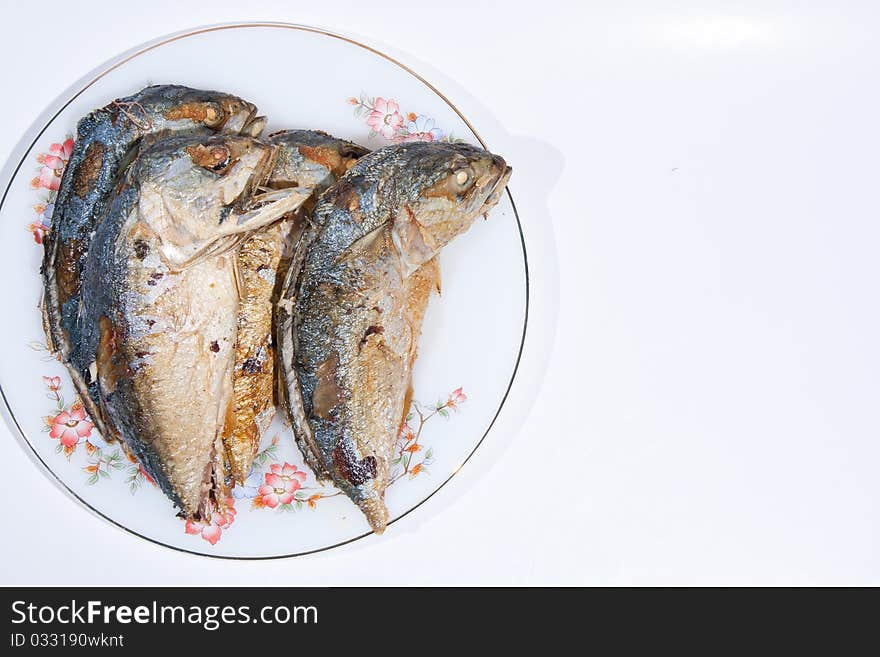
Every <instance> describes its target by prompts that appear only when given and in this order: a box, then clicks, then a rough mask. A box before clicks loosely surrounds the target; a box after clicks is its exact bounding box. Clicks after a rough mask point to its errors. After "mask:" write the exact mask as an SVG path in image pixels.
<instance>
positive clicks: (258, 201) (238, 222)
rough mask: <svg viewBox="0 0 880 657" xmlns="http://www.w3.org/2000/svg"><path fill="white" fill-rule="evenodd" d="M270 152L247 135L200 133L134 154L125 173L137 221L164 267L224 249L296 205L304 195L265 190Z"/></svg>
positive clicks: (294, 190) (298, 191) (273, 150)
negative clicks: (132, 187)
mask: <svg viewBox="0 0 880 657" xmlns="http://www.w3.org/2000/svg"><path fill="white" fill-rule="evenodd" d="M276 150H277V147H276V146H273V145H270V144H266V143H265V142H261V141H259V140H257V139H254V138H252V137H246V136H241V135H226V134H210V133H206V134H200V135H187V136H182V137H173V138H169V139H165V140H162V141H159V142H156V143H155V144H153V145H152V146H150V147H149V148H148V149H147V150H146V151H145V152H144V153H142V154H141V155H140V156H139V158H138V160H137V163H136V165H135V166H134V167H132V173H131V176H132V178H133V180H131V182H133V183H134V184H136V185H137V186H138V188H139V190H140V197H139V218H140V220H141V221H143V222H145V223H146V224H147V225H148V226H149V227H150V228H151V229H152V230H153V232H154V234H156V235H158V236H161V240H162V253H163V255H164V256H165V258H166V259H167V260H169V261H170V264H173V265H177V266H185V265H187V264H190V263H191V262H193V260H194V259H195V258H197V257H198V256H201V255H205V254H208V253H215V252H216V250H217V248H230V247H231V246H234V245H235V244H237V243H238V242H239V241H240V240H241V239H243V238H244V237H245V236H246V235H247V234H249V233H250V232H251V231H254V230H257V229H259V228H262V227H264V226H267V225H268V224H270V223H272V222H274V221H276V220H278V219H280V218H281V217H283V216H284V215H286V214H288V213H290V212H293V211H294V210H296V209H297V208H299V206H300V205H302V203H303V202H304V201H305V200H306V199H307V198H308V197H309V195H310V193H311V191H310V190H305V189H302V188H298V187H293V188H289V189H282V190H266V189H265V188H264V185H265V182H266V179H267V177H268V175H269V173H270V172H271V170H272V166H273V162H274V158H275V155H276Z"/></svg>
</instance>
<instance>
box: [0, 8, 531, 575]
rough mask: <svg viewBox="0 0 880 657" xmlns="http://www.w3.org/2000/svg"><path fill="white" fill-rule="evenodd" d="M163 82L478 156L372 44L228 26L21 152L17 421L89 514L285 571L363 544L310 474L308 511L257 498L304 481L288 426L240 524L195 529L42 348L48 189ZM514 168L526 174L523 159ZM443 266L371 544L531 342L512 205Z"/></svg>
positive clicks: (464, 127) (302, 502)
mask: <svg viewBox="0 0 880 657" xmlns="http://www.w3.org/2000/svg"><path fill="white" fill-rule="evenodd" d="M158 83H178V84H185V85H189V86H193V87H198V88H206V89H219V90H223V91H229V92H232V93H235V94H237V95H239V96H241V97H243V98H246V99H248V100H250V101H252V102H254V103H256V104H257V106H258V107H259V110H260V112H261V113H263V114H266V115H267V116H268V117H269V120H270V123H269V126H268V129H267V132H272V131H274V130H278V129H281V128H320V129H323V130H326V131H328V132H330V133H332V134H334V135H337V136H339V137H344V138H347V139H351V140H354V141H357V142H359V143H362V144H364V145H365V146H368V147H371V148H376V147H379V146H382V145H385V144H387V143H389V140H388V139H387V137H388V136H390V137H391V138H392V139H393V138H394V137H395V136H399V134H398V135H385V136H383V135H377V134H371V128H370V126H369V125H368V123H367V119H368V117H369V114H370V111H371V108H373V107H375V106H376V105H377V104H378V105H379V106H380V107H381V106H382V105H383V103H384V104H385V105H384V106H385V108H386V111H397V112H399V113H400V114H401V115H402V116H403V117H404V122H403V124H402V128H401V129H406V127H407V126H408V125H409V124H410V123H413V124H417V125H418V129H419V130H420V131H430V130H432V129H433V130H434V132H433V133H432V136H434V137H439V138H443V137H445V138H449V137H451V136H454V137H455V138H457V139H463V140H465V141H469V142H472V143H482V142H481V140H480V138H479V137H478V136H477V134H476V132H475V131H474V130H473V129H472V128H471V127H470V125H469V123H468V122H467V121H466V120H465V119H464V117H463V116H462V115H461V114H460V113H459V112H458V110H456V109H455V107H454V106H453V105H452V104H451V103H450V102H449V101H448V100H446V99H445V98H444V97H443V96H442V95H441V94H440V93H439V92H438V91H437V90H436V89H434V88H433V87H432V86H431V85H430V84H428V83H427V82H426V81H425V80H423V79H422V78H420V77H419V76H418V75H416V74H415V73H414V72H412V71H411V70H409V69H407V68H406V67H404V66H403V65H402V64H400V63H398V62H396V61H395V60H393V59H391V58H389V57H387V56H385V55H383V54H381V53H379V52H377V51H375V50H373V49H371V48H368V47H366V46H363V45H361V44H358V43H356V42H354V41H352V40H350V39H347V38H344V37H340V36H338V35H333V34H329V33H326V32H323V31H320V30H316V29H312V28H306V27H301V26H294V25H283V24H237V25H223V26H218V27H211V28H206V29H200V30H196V31H192V32H188V33H185V34H178V35H174V36H173V37H168V38H165V39H161V40H159V41H155V42H152V43H150V44H146V45H144V46H141V47H139V48H137V49H135V50H133V51H131V52H129V53H126V54H125V55H123V56H120V57H118V58H116V59H115V60H113V61H111V62H108V63H107V64H106V65H104V66H102V67H101V68H100V69H98V70H97V71H96V72H95V73H94V74H90V75H89V76H88V77H87V78H86V79H85V80H84V81H83V82H82V83H81V84H78V85H77V86H76V87H75V88H74V89H72V90H71V91H69V92H67V93H65V94H63V95H62V96H61V97H59V98H58V99H57V100H56V101H55V103H54V104H53V106H51V107H50V108H48V109H47V111H46V112H45V113H44V115H43V116H44V117H46V119H41V120H38V121H37V122H36V123H35V124H34V126H33V127H32V129H31V132H30V134H29V135H28V137H27V138H26V139H25V140H24V144H25V148H24V149H23V150H24V153H23V155H21V156H20V160H19V159H18V157H19V156H18V155H17V156H16V159H15V160H14V161H11V162H10V163H9V166H7V170H8V171H10V178H9V180H8V182H7V184H6V185H5V192H4V196H3V199H2V204H0V215H2V223H0V230H2V239H0V245H2V246H0V250H2V253H0V280H4V281H7V284H6V285H4V286H3V288H2V292H0V305H2V307H3V308H5V309H6V313H5V318H4V321H3V322H2V324H0V391H2V395H3V400H4V402H5V406H6V408H5V409H4V410H5V415H6V419H7V421H8V422H9V423H10V426H11V427H13V429H14V432H16V433H19V434H20V435H21V436H22V438H23V439H24V442H25V444H26V445H27V446H28V448H29V449H30V450H32V451H33V454H34V455H36V458H37V459H38V460H39V461H40V462H41V463H42V464H43V465H44V466H45V468H46V469H47V471H48V472H49V473H51V475H52V476H53V477H54V478H55V479H57V481H58V482H59V483H60V484H61V485H63V486H64V488H65V489H66V490H67V491H69V492H70V493H71V494H72V495H73V496H74V497H75V498H76V499H77V500H79V501H80V502H82V504H84V505H85V506H86V507H88V508H89V509H91V510H92V511H94V512H96V513H98V514H99V515H101V516H102V517H104V518H106V519H107V520H109V521H110V522H112V523H114V524H116V525H118V526H119V527H122V528H124V529H126V530H128V531H130V532H132V533H133V534H136V535H138V536H141V537H143V538H146V539H148V540H151V541H154V542H156V543H159V544H162V545H165V546H168V547H171V548H175V549H178V550H183V551H187V552H193V553H197V554H203V555H208V556H214V557H229V558H272V557H281V556H293V555H299V554H304V553H308V552H314V551H318V550H324V549H328V548H331V547H335V546H338V545H341V544H343V543H347V542H349V541H352V540H355V539H358V538H362V537H364V536H367V535H369V532H368V528H367V524H366V521H365V520H364V518H363V517H362V516H361V513H360V512H359V511H358V509H357V508H356V507H355V506H354V505H353V504H352V503H351V502H350V501H349V500H348V499H347V498H345V497H344V496H342V495H338V494H337V495H335V496H334V493H335V492H336V491H335V490H334V489H332V488H320V487H318V485H317V484H316V483H315V479H314V477H313V475H312V473H311V472H309V471H308V470H307V469H306V470H305V478H304V481H302V482H301V483H299V484H297V483H294V484H291V486H293V487H296V486H297V485H299V486H300V488H298V489H297V490H296V496H297V498H296V499H297V501H296V502H295V503H292V504H291V505H287V506H286V507H284V508H282V505H278V506H275V507H274V508H273V507H271V506H267V505H265V504H261V500H263V498H262V497H261V496H260V495H259V494H258V488H259V485H260V483H261V482H262V481H263V479H264V477H265V475H266V474H267V473H269V472H270V471H271V468H273V467H275V468H276V469H277V468H282V467H284V465H285V464H290V465H292V466H294V467H296V468H297V469H298V470H300V471H301V470H304V469H305V466H303V464H302V458H301V457H300V454H299V452H298V451H297V449H296V447H295V446H294V444H293V441H292V436H291V432H290V430H289V428H287V427H286V426H285V425H284V424H283V423H282V421H281V419H280V418H277V417H276V419H275V421H274V423H273V425H272V426H271V427H270V429H269V431H268V432H267V433H266V435H265V436H264V437H263V443H262V445H261V450H263V451H261V456H260V458H258V462H257V465H256V466H255V471H254V473H253V474H252V477H251V480H250V483H253V484H254V485H253V486H251V487H243V488H237V489H236V491H235V495H236V502H235V509H236V513H235V515H234V516H230V517H229V518H228V519H227V520H228V521H229V522H228V523H227V522H226V521H221V522H222V523H223V526H221V525H219V524H216V523H215V524H213V525H208V526H194V525H192V524H189V525H186V524H185V523H184V522H183V521H181V520H180V519H178V518H176V517H175V513H174V510H173V508H172V505H171V503H170V502H169V501H168V500H167V499H166V498H165V497H164V496H163V495H162V494H161V493H160V492H159V491H158V489H157V488H155V487H154V486H153V485H152V484H151V483H150V482H149V481H148V480H146V479H145V477H144V475H143V474H142V472H141V471H140V470H139V468H138V466H137V465H136V464H134V463H133V462H131V461H130V460H129V459H128V457H127V456H126V454H125V452H123V451H122V449H121V448H120V447H119V446H118V445H116V444H113V445H106V444H105V443H103V441H102V440H101V439H100V437H99V436H98V435H97V432H96V431H95V430H94V429H93V428H91V425H90V424H89V423H88V420H87V418H84V417H83V415H82V413H81V412H79V410H78V406H77V404H76V401H75V395H74V393H73V388H72V386H71V384H70V381H69V379H68V377H67V374H66V371H65V369H64V367H63V366H62V365H61V364H60V363H59V362H58V361H57V360H55V359H54V358H53V357H52V356H51V355H49V354H48V353H47V351H46V349H45V346H44V337H43V333H42V329H41V325H40V315H39V312H38V309H37V304H38V302H39V298H40V289H41V283H40V277H39V265H40V260H41V256H42V248H41V247H40V246H39V245H38V244H37V243H36V241H37V239H39V235H40V232H41V229H42V227H43V224H45V223H46V222H45V221H42V220H41V214H40V213H41V212H42V207H41V206H45V205H47V204H49V203H51V200H52V197H53V194H54V193H53V192H52V190H51V187H53V186H54V185H55V184H56V183H57V181H58V176H57V172H56V171H55V170H54V168H53V167H57V166H58V165H59V160H58V159H57V158H61V160H63V159H64V157H65V155H66V148H67V147H69V142H68V143H67V144H65V140H66V139H68V138H70V137H72V136H73V135H74V133H75V128H76V122H77V120H78V119H79V117H81V116H83V115H84V114H86V113H87V112H89V111H90V110H92V109H94V108H96V107H101V106H103V105H106V104H107V103H109V102H110V101H112V100H113V99H115V98H118V97H121V96H126V95H129V94H131V93H134V92H135V91H137V90H139V89H141V88H142V87H144V86H146V85H148V84H158ZM390 99H393V102H394V104H393V105H392V104H391V102H390ZM386 101H387V102H386ZM411 127H413V129H415V128H414V126H411ZM484 145H485V144H484ZM47 154H48V155H50V156H54V157H46V155H47ZM501 155H504V153H501ZM510 164H512V166H513V167H514V169H516V162H510ZM515 176H516V174H515V173H514V179H515ZM35 206H36V207H35ZM46 214H49V212H46ZM441 265H442V272H443V295H442V297H436V296H435V297H434V298H433V299H432V300H431V303H430V306H429V308H428V313H427V316H426V319H425V325H424V333H423V337H422V339H421V342H420V349H419V359H418V362H417V363H416V368H415V380H414V387H415V397H416V399H417V400H420V401H421V406H420V407H419V410H421V413H422V415H423V416H425V418H426V420H425V423H424V425H423V430H422V431H421V432H419V425H420V423H419V415H418V410H416V409H414V411H415V412H414V414H413V419H412V420H411V421H410V425H411V427H412V429H413V430H414V433H415V434H417V435H418V437H417V438H416V439H410V440H409V441H407V440H406V437H402V438H401V439H400V441H399V445H400V447H401V449H402V450H403V448H406V447H409V446H411V445H418V449H417V450H416V451H401V452H400V453H402V454H403V455H404V457H405V458H404V460H403V461H401V462H400V463H399V464H398V465H397V468H398V473H399V474H400V476H399V478H398V479H397V481H395V483H394V484H393V485H391V486H390V487H389V489H388V492H387V504H388V508H389V511H390V514H391V518H392V521H391V522H392V526H391V527H389V529H388V531H387V532H386V534H385V535H384V537H382V538H380V539H375V540H392V539H393V536H394V533H395V528H394V527H393V523H394V521H395V520H397V519H399V518H400V517H402V516H403V515H405V514H407V513H409V512H410V511H412V510H413V509H415V508H416V507H417V506H419V505H420V504H421V503H422V502H424V501H425V500H427V499H428V498H429V497H430V496H431V495H432V494H433V493H434V492H436V491H437V490H438V489H439V488H440V487H441V486H443V485H444V484H445V483H446V482H447V481H448V480H449V479H450V478H451V477H452V476H453V475H454V474H455V473H456V472H457V471H458V469H459V468H460V467H461V466H462V465H463V464H464V462H465V461H467V459H468V458H469V456H470V455H471V454H472V453H473V452H474V450H475V449H476V448H477V447H478V446H479V444H480V442H481V441H482V440H483V439H484V438H485V436H486V434H487V433H488V431H489V429H490V428H491V426H492V423H493V421H494V419H495V417H496V416H497V414H498V413H499V411H500V410H501V406H502V405H503V404H504V399H505V396H506V394H507V391H508V389H509V387H510V385H511V383H512V382H513V377H514V375H515V372H516V366H517V363H518V360H519V354H520V350H521V348H522V343H523V338H524V336H525V324H526V316H527V304H528V279H527V269H526V259H525V246H524V243H523V241H522V234H521V231H520V226H519V221H518V218H517V216H516V211H515V209H514V206H513V202H512V199H511V197H510V196H509V194H508V195H507V196H505V197H504V198H503V200H502V201H501V203H499V205H498V206H497V207H496V208H495V210H494V211H493V212H492V214H491V216H490V218H489V220H488V221H486V222H483V221H480V222H478V223H477V224H475V225H474V227H473V228H472V229H471V230H470V231H469V232H468V233H467V234H466V235H465V236H463V237H461V238H459V239H458V240H457V241H455V242H454V243H453V244H452V245H450V246H449V247H447V248H446V249H445V250H444V252H443V254H442V256H441ZM438 407H439V409H440V410H439V412H437V408H438ZM411 449H416V448H411ZM406 459H409V461H408V462H407V460H406ZM405 465H408V467H407V468H406V469H407V472H403V468H404V466H405ZM287 472H288V473H289V472H290V469H289V468H288V469H287ZM413 472H415V474H413ZM300 479H302V475H297V476H295V477H292V478H291V481H294V482H300ZM265 501H266V502H270V503H271V502H273V501H274V500H272V499H266V500H265ZM35 512H36V513H38V511H36V510H35ZM487 512H488V510H487Z"/></svg>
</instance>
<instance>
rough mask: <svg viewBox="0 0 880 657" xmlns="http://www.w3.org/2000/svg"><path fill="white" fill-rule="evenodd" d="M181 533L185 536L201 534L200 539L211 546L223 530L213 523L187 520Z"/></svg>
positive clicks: (218, 538)
mask: <svg viewBox="0 0 880 657" xmlns="http://www.w3.org/2000/svg"><path fill="white" fill-rule="evenodd" d="M183 531H185V532H186V533H187V534H193V535H195V534H201V535H202V538H203V539H204V540H206V541H208V543H210V544H211V545H216V544H217V541H219V540H220V536H221V535H222V534H223V528H222V527H220V525H217V524H215V523H213V522H202V521H201V520H187V521H186V526H185V527H184V529H183Z"/></svg>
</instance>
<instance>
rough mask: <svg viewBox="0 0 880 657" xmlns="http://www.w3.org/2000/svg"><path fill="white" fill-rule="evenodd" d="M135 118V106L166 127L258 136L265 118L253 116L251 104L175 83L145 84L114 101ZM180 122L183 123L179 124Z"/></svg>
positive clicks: (253, 108)
mask: <svg viewBox="0 0 880 657" xmlns="http://www.w3.org/2000/svg"><path fill="white" fill-rule="evenodd" d="M117 102H118V103H121V105H122V106H123V107H126V106H127V107H128V108H129V110H128V111H129V112H130V113H131V114H132V115H133V116H135V117H137V109H138V108H146V111H147V113H148V114H151V113H152V114H155V118H156V119H159V120H160V121H161V122H162V123H163V124H164V125H165V126H166V127H168V128H172V129H179V128H181V127H184V126H186V127H194V128H198V127H205V128H210V129H211V130H215V131H218V132H223V133H227V134H233V135H235V134H242V135H247V136H251V137H258V136H259V135H260V133H261V132H262V130H263V128H264V127H265V125H266V118H265V117H263V116H257V107H256V105H254V104H253V103H250V102H248V101H246V100H243V99H241V98H239V97H238V96H234V95H232V94H228V93H224V92H220V91H205V90H202V89H191V88H189V87H183V86H179V85H159V86H154V87H148V88H147V89H145V90H144V91H143V92H141V94H140V95H138V96H134V97H132V99H123V100H122V101H117ZM182 124H183V125H182Z"/></svg>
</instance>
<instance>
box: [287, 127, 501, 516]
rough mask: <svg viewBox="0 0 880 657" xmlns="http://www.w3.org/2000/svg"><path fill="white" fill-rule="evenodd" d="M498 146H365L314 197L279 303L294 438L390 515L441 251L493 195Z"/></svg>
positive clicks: (356, 495) (376, 510)
mask: <svg viewBox="0 0 880 657" xmlns="http://www.w3.org/2000/svg"><path fill="white" fill-rule="evenodd" d="M509 176H510V169H509V167H507V165H506V164H505V162H504V160H502V159H501V158H500V157H498V156H495V155H492V154H491V153H488V152H486V151H484V150H481V149H478V148H475V147H473V146H467V145H464V144H447V143H411V144H402V145H396V146H389V147H387V148H383V149H380V150H378V151H375V152H374V153H371V154H370V155H366V156H364V157H363V158H361V159H360V160H359V161H358V163H357V164H355V165H354V167H352V168H351V169H350V170H349V171H348V173H346V174H345V175H344V176H343V177H342V178H341V179H340V180H339V181H338V182H337V183H336V184H335V185H334V186H333V187H331V188H330V189H329V190H328V191H327V192H326V193H325V194H324V195H323V196H322V197H321V199H320V200H319V201H318V204H317V206H316V207H315V210H314V213H313V217H312V222H313V225H312V226H311V227H310V228H309V229H308V230H307V231H306V235H305V236H304V238H303V240H301V243H300V247H299V248H298V250H297V254H296V256H295V258H294V264H293V265H291V269H290V272H289V274H288V278H287V281H286V284H285V289H284V292H283V294H282V298H281V300H280V301H279V303H278V308H277V311H276V312H277V330H278V337H279V345H278V348H279V363H280V367H281V368H282V370H283V374H284V378H285V382H286V397H287V403H288V408H289V412H290V415H291V419H292V420H293V425H294V431H295V434H296V438H297V444H298V445H299V446H300V448H301V450H302V451H303V454H304V456H305V458H306V460H307V463H309V464H312V463H318V464H319V467H318V468H317V472H316V473H317V474H319V475H321V474H326V475H328V476H329V478H331V479H332V481H333V483H334V484H336V486H338V487H339V488H340V489H341V490H342V491H343V492H345V493H346V494H347V495H348V496H349V497H350V498H351V499H352V500H353V501H354V502H355V503H356V504H357V505H358V506H359V507H360V509H361V510H362V511H363V512H364V514H365V515H366V517H367V520H368V522H369V523H370V526H371V527H372V528H373V531H375V532H377V533H381V532H382V531H384V529H385V526H386V524H387V522H388V511H387V509H386V507H385V502H384V496H385V488H386V486H387V484H388V477H389V471H390V461H391V450H392V447H393V444H394V440H395V438H396V435H397V431H398V429H399V427H400V422H401V419H402V417H403V414H404V411H405V409H404V403H405V400H406V399H407V397H408V391H409V390H410V383H411V376H412V366H413V362H414V360H415V355H416V347H417V341H418V336H419V333H420V331H421V321H422V317H423V315H424V310H425V306H426V303H427V299H428V296H429V293H430V290H431V289H432V288H433V287H435V286H436V285H438V284H439V272H438V268H437V266H436V261H435V260H434V258H435V256H436V254H437V253H438V252H439V250H440V249H441V248H442V247H443V246H444V245H445V244H447V243H448V242H449V241H451V240H452V239H453V238H454V237H455V236H457V235H459V234H461V233H463V232H464V231H465V230H467V228H468V227H469V226H470V225H471V223H472V222H473V220H474V218H475V217H477V216H479V215H480V214H484V213H486V212H488V211H489V210H490V209H491V208H492V207H493V206H494V205H495V203H497V201H498V198H499V197H500V193H501V191H502V190H503V188H504V186H505V185H506V183H507V179H508V177H509Z"/></svg>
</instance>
